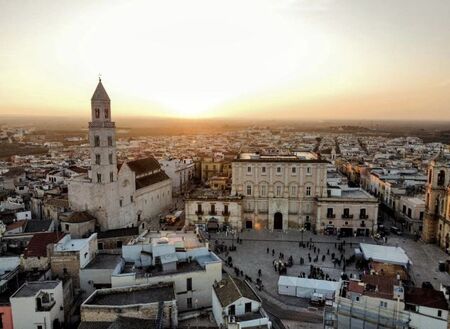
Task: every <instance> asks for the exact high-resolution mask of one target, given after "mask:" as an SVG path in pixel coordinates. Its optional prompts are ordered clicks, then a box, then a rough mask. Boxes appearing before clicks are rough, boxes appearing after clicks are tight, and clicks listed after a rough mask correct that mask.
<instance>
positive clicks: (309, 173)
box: [306, 167, 311, 175]
mask: <svg viewBox="0 0 450 329" xmlns="http://www.w3.org/2000/svg"><path fill="white" fill-rule="evenodd" d="M306 173H307V174H308V175H311V167H306Z"/></svg>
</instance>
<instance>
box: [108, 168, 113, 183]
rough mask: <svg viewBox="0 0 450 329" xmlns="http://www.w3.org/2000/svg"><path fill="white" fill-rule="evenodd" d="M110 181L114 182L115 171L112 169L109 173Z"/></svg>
mask: <svg viewBox="0 0 450 329" xmlns="http://www.w3.org/2000/svg"><path fill="white" fill-rule="evenodd" d="M109 181H110V182H111V183H112V182H114V173H113V172H112V171H111V172H110V173H109Z"/></svg>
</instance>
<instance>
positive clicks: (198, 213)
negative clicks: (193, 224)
mask: <svg viewBox="0 0 450 329" xmlns="http://www.w3.org/2000/svg"><path fill="white" fill-rule="evenodd" d="M195 214H196V215H197V216H203V214H204V212H203V210H197V211H196V212H195Z"/></svg>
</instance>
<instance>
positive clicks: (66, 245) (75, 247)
mask: <svg viewBox="0 0 450 329" xmlns="http://www.w3.org/2000/svg"><path fill="white" fill-rule="evenodd" d="M94 234H95V235H96V233H94ZM91 238H92V235H91V236H90V237H89V238H86V239H71V238H70V236H65V237H64V239H61V240H60V241H59V242H58V243H57V244H55V249H54V250H55V251H56V252H64V251H80V250H81V249H83V248H84V247H85V246H86V245H87V244H89V240H90V239H91Z"/></svg>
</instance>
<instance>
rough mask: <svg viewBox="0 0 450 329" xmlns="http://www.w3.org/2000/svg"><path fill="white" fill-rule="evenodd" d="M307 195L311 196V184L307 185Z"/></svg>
mask: <svg viewBox="0 0 450 329" xmlns="http://www.w3.org/2000/svg"><path fill="white" fill-rule="evenodd" d="M306 196H311V186H307V187H306Z"/></svg>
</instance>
